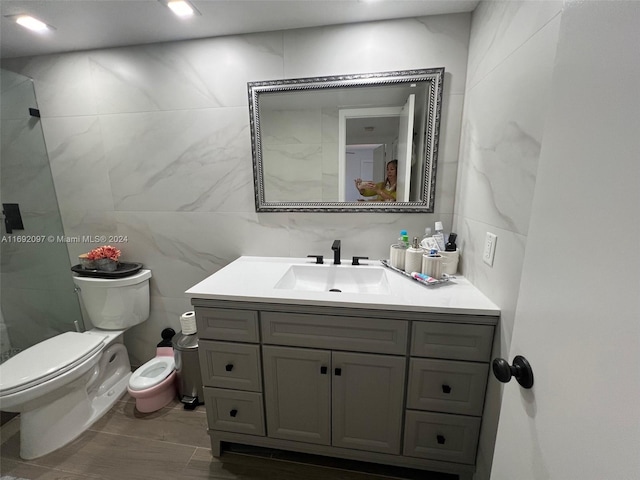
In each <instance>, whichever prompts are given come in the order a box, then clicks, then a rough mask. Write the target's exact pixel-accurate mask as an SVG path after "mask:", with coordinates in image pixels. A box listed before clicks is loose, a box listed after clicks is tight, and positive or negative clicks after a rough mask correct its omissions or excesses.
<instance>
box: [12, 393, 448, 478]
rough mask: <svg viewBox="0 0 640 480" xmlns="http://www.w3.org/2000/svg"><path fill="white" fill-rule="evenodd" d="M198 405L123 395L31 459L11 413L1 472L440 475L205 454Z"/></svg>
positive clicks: (316, 460) (263, 453)
mask: <svg viewBox="0 0 640 480" xmlns="http://www.w3.org/2000/svg"><path fill="white" fill-rule="evenodd" d="M206 424H207V419H206V414H205V409H204V406H200V407H198V408H197V409H196V410H192V411H189V410H184V409H183V407H182V404H181V403H180V402H178V401H175V402H174V403H173V404H170V405H169V406H168V407H166V408H163V409H161V410H159V411H157V412H154V413H150V414H142V413H139V412H138V411H137V410H136V409H135V400H134V399H132V398H131V397H129V396H128V395H127V396H125V397H123V399H122V400H120V401H119V402H118V403H117V404H116V405H115V406H114V407H113V408H112V409H111V411H109V412H108V413H107V414H106V415H105V416H104V417H103V418H102V419H100V420H99V421H98V422H96V423H95V424H94V425H93V426H92V427H91V428H90V429H89V430H87V431H86V432H84V433H83V434H82V435H81V436H80V437H79V438H77V439H76V440H75V441H73V442H71V443H70V444H69V445H67V446H65V447H63V448H61V449H59V450H57V451H55V452H53V453H50V454H49V455H45V456H44V457H41V458H38V459H36V460H31V461H27V460H22V459H21V458H20V456H19V451H20V433H19V428H18V419H17V418H16V419H13V420H11V421H9V422H8V423H6V424H5V425H3V426H2V427H0V442H1V445H0V476H3V475H7V476H13V477H18V478H26V479H29V480H124V479H126V480H145V479H149V480H159V479H164V478H167V479H173V480H203V479H207V480H223V479H224V480H294V479H295V480H298V479H301V480H366V479H371V480H389V479H392V478H393V479H398V478H402V479H411V480H417V479H420V480H444V479H447V480H448V479H455V478H456V476H455V475H442V474H435V473H431V472H420V471H417V470H410V469H400V468H394V467H387V466H382V465H373V464H367V463H361V462H351V461H345V460H336V459H330V458H327V457H317V456H314V455H301V454H292V453H287V452H279V451H276V450H265V449H254V448H250V447H242V446H232V448H231V449H230V450H227V451H223V454H222V456H221V457H220V458H214V457H212V456H211V450H210V444H209V437H208V435H207V432H206Z"/></svg>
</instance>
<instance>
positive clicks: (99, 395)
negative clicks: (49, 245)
mask: <svg viewBox="0 0 640 480" xmlns="http://www.w3.org/2000/svg"><path fill="white" fill-rule="evenodd" d="M150 277H151V272H150V271H149V270H141V271H140V272H139V273H137V274H136V275H133V276H131V277H126V278H122V279H102V278H100V279H98V278H90V279H87V278H80V277H74V279H73V280H74V283H76V285H77V287H78V288H79V290H80V298H81V300H82V302H83V304H84V306H85V307H87V311H88V312H91V313H92V314H91V313H90V318H89V320H90V322H91V324H92V325H93V326H94V328H93V329H91V330H88V331H86V332H83V333H78V332H65V333H61V334H58V335H56V336H55V337H52V338H49V339H47V340H45V341H43V342H40V343H38V344H36V345H34V346H32V347H29V348H27V349H26V350H23V351H21V352H20V353H18V354H17V355H15V356H13V357H12V358H10V359H9V360H7V361H6V362H4V363H2V364H1V365H0V410H2V411H7V412H17V413H20V456H21V457H22V458H24V459H26V460H31V459H34V458H38V457H41V456H43V455H46V454H47V453H50V452H52V451H54V450H57V449H58V448H60V447H63V446H64V445H66V444H68V443H69V442H71V441H73V440H74V439H75V438H77V437H78V436H79V435H80V434H81V433H82V432H84V431H85V430H86V429H87V428H89V427H90V426H91V425H92V424H93V423H94V422H95V421H97V420H98V419H99V418H101V417H102V416H103V415H104V414H105V413H106V412H107V411H109V409H110V408H111V407H112V406H113V405H114V404H115V402H116V401H118V399H120V398H121V397H122V395H123V394H124V393H125V392H126V391H127V385H128V382H129V378H130V377H131V364H130V363H129V356H128V353H127V349H126V348H125V346H124V345H123V343H122V333H123V332H124V331H125V330H126V329H128V328H129V327H131V326H133V325H136V324H138V323H142V322H143V321H145V320H146V319H147V318H148V317H149V278H150ZM86 280H91V283H88V282H87V281H86ZM85 293H87V294H88V295H86V296H85V295H84V294H85ZM101 327H103V328H101ZM117 327H120V328H117Z"/></svg>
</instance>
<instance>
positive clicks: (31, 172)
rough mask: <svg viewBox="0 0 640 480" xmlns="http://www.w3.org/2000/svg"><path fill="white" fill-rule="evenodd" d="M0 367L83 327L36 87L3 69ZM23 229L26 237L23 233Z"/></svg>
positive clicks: (0, 79) (0, 81) (0, 82)
mask: <svg viewBox="0 0 640 480" xmlns="http://www.w3.org/2000/svg"><path fill="white" fill-rule="evenodd" d="M0 85H1V90H0V198H1V200H2V212H3V214H2V217H3V221H2V222H0V229H1V230H2V236H1V237H0V361H4V360H6V359H7V358H10V357H11V356H13V355H15V354H16V353H18V352H19V351H20V350H23V349H26V348H28V347H30V346H32V345H34V344H36V343H38V342H40V341H42V340H45V339H47V338H50V337H52V336H54V335H57V334H58V333H62V332H65V331H70V330H75V328H76V327H75V324H74V322H79V324H80V325H82V318H81V313H80V306H79V302H78V297H77V295H76V293H75V291H74V284H73V280H72V276H71V272H70V268H71V264H70V260H69V254H68V251H67V245H66V243H65V241H64V232H63V226H62V219H61V216H60V211H59V208H58V201H57V198H56V191H55V188H54V182H53V177H52V173H51V166H50V164H49V157H48V155H47V149H46V145H45V140H44V135H43V131H42V124H41V118H40V117H39V111H38V105H37V102H36V95H35V89H34V85H33V81H32V80H31V79H30V78H28V77H25V76H23V75H19V74H16V73H14V72H10V71H7V70H4V69H0ZM20 227H22V229H20Z"/></svg>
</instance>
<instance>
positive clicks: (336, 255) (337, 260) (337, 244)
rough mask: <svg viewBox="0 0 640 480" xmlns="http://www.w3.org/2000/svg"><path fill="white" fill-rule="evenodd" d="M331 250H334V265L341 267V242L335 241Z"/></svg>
mask: <svg viewBox="0 0 640 480" xmlns="http://www.w3.org/2000/svg"><path fill="white" fill-rule="evenodd" d="M331 250H333V264H334V265H340V240H334V241H333V245H331Z"/></svg>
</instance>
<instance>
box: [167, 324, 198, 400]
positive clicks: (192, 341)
mask: <svg viewBox="0 0 640 480" xmlns="http://www.w3.org/2000/svg"><path fill="white" fill-rule="evenodd" d="M173 356H174V360H175V364H176V377H177V387H178V399H179V400H180V401H181V402H182V403H183V404H184V408H185V409H186V410H193V409H194V408H196V407H197V406H198V405H202V404H203V403H204V394H203V391H202V377H201V375H200V360H199V359H198V335H195V334H191V335H185V334H183V333H182V332H180V333H179V334H177V335H176V336H175V337H173Z"/></svg>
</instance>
